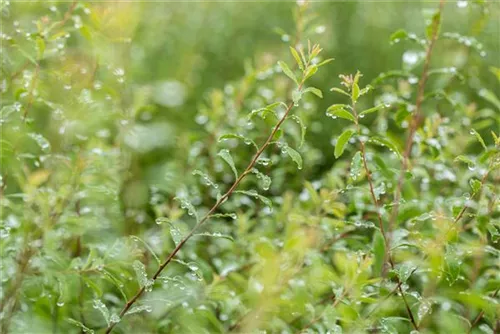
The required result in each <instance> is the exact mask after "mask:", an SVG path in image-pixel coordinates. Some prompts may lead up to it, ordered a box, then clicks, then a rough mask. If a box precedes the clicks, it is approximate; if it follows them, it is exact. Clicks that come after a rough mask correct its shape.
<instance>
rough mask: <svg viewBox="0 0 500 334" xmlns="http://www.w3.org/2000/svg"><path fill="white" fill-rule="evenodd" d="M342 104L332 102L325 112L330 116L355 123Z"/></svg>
mask: <svg viewBox="0 0 500 334" xmlns="http://www.w3.org/2000/svg"><path fill="white" fill-rule="evenodd" d="M342 106H343V105H342V104H334V105H332V106H330V107H329V108H328V109H327V111H326V114H327V115H328V116H330V117H332V118H336V117H340V118H343V119H347V120H349V121H352V122H354V123H356V118H355V117H354V116H353V115H352V114H351V113H350V112H348V111H347V110H345V109H344V108H343V107H342Z"/></svg>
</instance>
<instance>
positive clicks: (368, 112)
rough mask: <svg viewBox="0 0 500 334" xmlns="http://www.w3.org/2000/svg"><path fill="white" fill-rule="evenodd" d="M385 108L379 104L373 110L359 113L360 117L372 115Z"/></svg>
mask: <svg viewBox="0 0 500 334" xmlns="http://www.w3.org/2000/svg"><path fill="white" fill-rule="evenodd" d="M383 108H385V105H383V104H379V105H378V106H375V107H373V108H370V109H366V110H363V111H362V112H360V113H359V117H363V116H364V115H367V114H371V113H372V112H376V111H379V110H381V109H383Z"/></svg>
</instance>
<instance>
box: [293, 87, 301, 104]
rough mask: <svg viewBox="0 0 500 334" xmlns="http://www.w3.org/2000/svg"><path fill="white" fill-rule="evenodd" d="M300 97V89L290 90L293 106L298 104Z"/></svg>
mask: <svg viewBox="0 0 500 334" xmlns="http://www.w3.org/2000/svg"><path fill="white" fill-rule="evenodd" d="M301 99H302V91H300V90H298V89H295V90H294V91H293V92H292V100H293V104H294V105H295V106H298V105H299V102H300V100H301Z"/></svg>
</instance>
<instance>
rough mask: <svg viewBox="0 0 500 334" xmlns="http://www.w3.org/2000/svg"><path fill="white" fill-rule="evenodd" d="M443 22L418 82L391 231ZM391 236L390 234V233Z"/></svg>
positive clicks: (431, 42) (435, 31)
mask: <svg viewBox="0 0 500 334" xmlns="http://www.w3.org/2000/svg"><path fill="white" fill-rule="evenodd" d="M444 4H445V0H440V2H439V9H438V11H439V13H440V14H441V13H442V12H443V8H444ZM440 24H441V15H440V16H439V19H438V20H436V21H434V23H433V27H432V29H433V30H432V31H433V33H432V36H430V40H429V44H428V45H427V50H426V54H425V60H424V68H423V70H422V74H421V76H420V80H419V82H418V89H417V97H416V102H415V111H414V112H413V116H412V119H411V122H410V130H409V133H408V138H407V139H406V146H405V150H404V153H403V163H402V167H401V173H400V175H399V180H398V184H397V187H396V190H395V193H394V206H393V207H392V212H391V216H390V219H389V225H388V230H389V232H390V231H392V229H393V227H394V225H395V223H396V220H397V218H398V214H399V202H400V201H401V192H402V188H403V182H404V179H405V173H406V171H407V170H408V167H409V164H410V158H411V149H412V147H413V142H414V139H415V138H414V137H415V133H416V132H417V130H418V127H419V125H420V123H421V121H422V102H423V101H424V93H425V85H426V83H427V79H428V77H429V67H430V62H431V58H432V51H433V50H434V46H435V44H436V41H437V38H438V35H439V29H438V27H439V25H440ZM389 237H390V235H389Z"/></svg>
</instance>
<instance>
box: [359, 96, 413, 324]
mask: <svg viewBox="0 0 500 334" xmlns="http://www.w3.org/2000/svg"><path fill="white" fill-rule="evenodd" d="M351 107H352V112H353V114H354V117H355V119H356V122H355V123H356V129H357V131H358V133H359V134H360V135H361V128H360V126H359V116H358V113H357V112H356V103H355V101H354V100H353V101H352V106H351ZM359 142H360V151H361V156H362V160H363V168H364V170H365V173H366V178H367V180H368V185H369V187H370V194H371V197H372V200H373V203H374V205H375V210H376V211H377V219H378V225H379V229H380V233H381V234H382V237H383V239H384V244H385V249H386V251H385V254H384V265H385V263H387V262H389V264H390V265H391V268H392V269H395V265H394V261H393V260H392V256H391V251H390V241H389V238H388V236H387V234H386V231H385V229H384V223H383V221H382V214H381V212H380V203H379V201H378V199H377V196H376V195H375V190H374V186H373V179H372V175H371V171H370V168H369V167H368V163H367V159H366V148H365V143H364V141H363V140H360V141H359ZM396 280H397V283H398V285H397V287H398V289H399V292H400V294H401V298H402V299H403V302H404V304H405V308H406V312H407V313H408V316H409V317H410V321H411V324H412V325H413V327H414V328H415V330H417V331H418V325H417V322H416V320H415V317H414V316H413V312H412V311H411V308H410V305H409V304H408V301H407V300H406V297H405V294H404V291H403V289H402V288H401V281H400V280H399V278H398V277H397V276H396Z"/></svg>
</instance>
